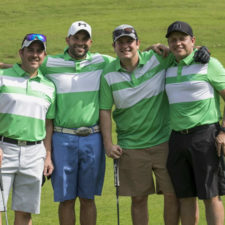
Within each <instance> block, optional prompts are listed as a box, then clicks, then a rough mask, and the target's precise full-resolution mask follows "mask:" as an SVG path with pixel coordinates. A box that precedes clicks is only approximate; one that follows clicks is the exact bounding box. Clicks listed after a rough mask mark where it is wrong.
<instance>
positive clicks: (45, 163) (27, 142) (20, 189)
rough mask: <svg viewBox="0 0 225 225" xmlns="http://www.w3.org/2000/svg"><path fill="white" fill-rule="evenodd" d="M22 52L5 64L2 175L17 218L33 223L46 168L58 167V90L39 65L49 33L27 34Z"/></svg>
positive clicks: (0, 103)
mask: <svg viewBox="0 0 225 225" xmlns="http://www.w3.org/2000/svg"><path fill="white" fill-rule="evenodd" d="M19 55H20V58H21V61H22V62H21V64H14V65H13V67H12V68H10V69H6V70H0V150H1V151H2V152H1V154H2V153H3V159H2V162H1V176H2V181H3V182H2V185H3V189H4V193H3V195H4V199H5V202H6V203H7V201H8V196H9V193H10V190H11V188H12V209H13V210H14V211H15V221H14V224H15V225H21V224H23V225H31V224H32V220H31V214H32V213H35V214H39V213H40V196H41V184H42V174H43V171H44V175H46V176H48V175H50V174H51V173H52V171H53V165H52V162H51V135H52V131H53V127H52V123H51V120H52V119H54V117H55V94H56V93H55V86H54V84H53V83H52V82H51V81H49V80H48V79H46V78H45V77H44V76H43V75H42V73H41V72H40V70H39V66H40V65H41V64H42V62H43V60H44V57H45V55H46V37H45V36H44V35H42V34H27V35H26V36H25V38H24V40H23V42H22V47H21V49H20V50H19ZM43 140H44V143H43ZM44 145H45V146H44ZM3 203H4V202H3V199H2V198H1V199H0V211H3V210H4V208H5V207H7V206H6V205H3Z"/></svg>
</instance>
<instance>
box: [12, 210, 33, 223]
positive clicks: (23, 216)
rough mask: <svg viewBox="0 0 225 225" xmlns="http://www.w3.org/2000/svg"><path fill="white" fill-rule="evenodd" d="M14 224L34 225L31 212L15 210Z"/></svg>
mask: <svg viewBox="0 0 225 225" xmlns="http://www.w3.org/2000/svg"><path fill="white" fill-rule="evenodd" d="M14 225H32V219H31V214H30V213H26V212H20V211H15V221H14Z"/></svg>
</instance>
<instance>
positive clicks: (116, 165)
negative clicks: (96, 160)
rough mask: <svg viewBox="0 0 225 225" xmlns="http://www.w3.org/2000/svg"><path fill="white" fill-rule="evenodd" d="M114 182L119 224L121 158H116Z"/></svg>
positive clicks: (118, 223) (118, 221)
mask: <svg viewBox="0 0 225 225" xmlns="http://www.w3.org/2000/svg"><path fill="white" fill-rule="evenodd" d="M113 163H114V184H115V187H116V206H117V225H120V211H119V186H120V182H119V164H118V163H119V160H118V159H114V162H113Z"/></svg>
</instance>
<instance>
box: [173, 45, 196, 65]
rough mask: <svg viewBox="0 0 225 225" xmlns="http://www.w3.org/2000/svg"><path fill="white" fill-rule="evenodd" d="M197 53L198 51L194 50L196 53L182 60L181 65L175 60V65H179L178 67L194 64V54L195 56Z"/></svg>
mask: <svg viewBox="0 0 225 225" xmlns="http://www.w3.org/2000/svg"><path fill="white" fill-rule="evenodd" d="M196 51H197V49H194V51H193V52H192V53H191V54H190V55H188V56H187V57H185V58H184V59H182V60H180V62H179V63H178V62H177V61H176V59H175V58H174V60H175V64H177V65H178V64H183V65H187V66H188V65H190V64H192V62H193V61H194V54H195V52H196Z"/></svg>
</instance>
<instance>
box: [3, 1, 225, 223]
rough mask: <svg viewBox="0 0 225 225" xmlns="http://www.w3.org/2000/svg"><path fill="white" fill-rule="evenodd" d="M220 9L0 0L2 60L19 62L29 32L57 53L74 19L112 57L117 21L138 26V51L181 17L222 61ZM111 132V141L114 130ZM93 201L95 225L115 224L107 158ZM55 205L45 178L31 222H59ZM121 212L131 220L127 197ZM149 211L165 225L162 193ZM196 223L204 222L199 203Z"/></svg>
mask: <svg viewBox="0 0 225 225" xmlns="http://www.w3.org/2000/svg"><path fill="white" fill-rule="evenodd" d="M224 11H225V3H224V0H217V1H215V0H188V1H187V0H184V1H180V0H173V1H167V0H138V1H137V0H123V1H121V0H114V1H109V0H86V1H81V0H76V1H74V0H66V1H65V0H57V1H56V0H48V1H46V0H38V1H35V0H1V2H0V21H1V26H0V33H1V35H0V43H1V45H0V61H3V62H8V63H14V62H17V61H19V56H18V53H17V52H18V49H19V48H20V44H21V41H22V39H23V37H24V35H25V34H26V33H31V32H40V33H44V34H46V35H47V38H48V46H47V49H48V53H49V54H56V53H61V52H62V51H63V49H64V47H65V46H66V43H65V37H66V35H67V31H68V28H69V26H70V25H71V23H72V22H74V21H77V20H84V21H86V22H88V23H90V24H91V26H92V28H93V46H92V49H91V50H92V52H100V53H104V54H110V55H114V52H113V49H112V46H111V43H112V37H111V35H112V30H113V29H114V28H115V27H116V26H118V25H120V24H124V23H127V24H131V25H133V26H134V27H135V28H136V30H137V32H138V35H139V38H140V40H141V50H142V49H145V48H146V47H147V46H149V45H151V44H153V43H157V42H161V43H164V44H166V39H165V33H166V29H167V27H168V25H169V24H170V23H172V22H174V21H175V20H183V21H186V22H188V23H190V24H191V25H192V27H193V30H194V33H195V35H196V38H197V43H196V44H197V45H206V46H208V48H209V49H210V51H211V53H212V56H214V57H216V58H218V59H219V60H220V61H221V63H222V64H223V65H225V57H224V52H225V42H224V36H225V23H224V21H225V14H224ZM113 130H115V129H113ZM113 135H114V141H115V140H116V134H115V132H114V133H113ZM223 202H225V199H224V197H223ZM96 204H97V208H98V224H99V225H115V224H116V197H115V188H114V186H113V165H112V160H111V159H107V167H106V176H105V183H104V189H103V195H102V196H101V197H96ZM57 206H58V204H57V203H54V202H53V192H52V188H51V184H50V182H49V181H48V182H47V183H46V184H45V186H44V187H43V193H42V203H41V215H34V216H33V224H34V225H57V224H58V216H57ZM78 208H79V204H78V202H77V205H76V213H77V220H78V221H79V210H78ZM120 212H121V213H120V216H121V217H120V219H121V225H129V224H131V219H130V199H129V198H126V197H121V198H120ZM149 213H150V225H161V224H163V217H162V213H163V199H162V196H156V195H152V196H150V197H149ZM8 216H9V224H13V212H12V211H11V210H9V211H8ZM3 219H4V215H3ZM3 224H4V223H3ZM78 224H79V223H78ZM199 224H200V225H204V224H206V221H205V218H204V209H203V205H202V202H200V222H199Z"/></svg>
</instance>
